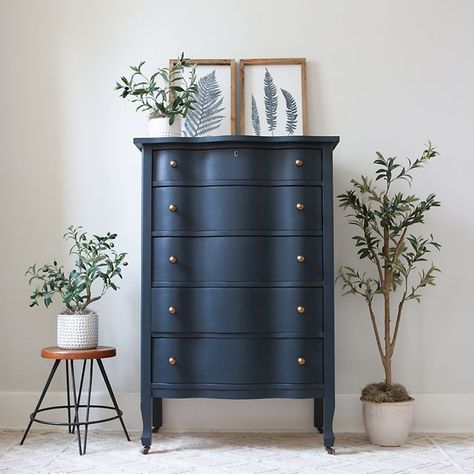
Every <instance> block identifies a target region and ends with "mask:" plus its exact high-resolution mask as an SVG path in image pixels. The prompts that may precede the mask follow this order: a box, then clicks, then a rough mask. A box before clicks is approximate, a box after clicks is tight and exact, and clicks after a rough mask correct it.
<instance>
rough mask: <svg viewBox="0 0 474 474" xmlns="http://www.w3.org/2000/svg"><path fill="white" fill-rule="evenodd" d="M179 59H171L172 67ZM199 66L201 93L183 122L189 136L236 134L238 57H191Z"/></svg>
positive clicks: (199, 89)
mask: <svg viewBox="0 0 474 474" xmlns="http://www.w3.org/2000/svg"><path fill="white" fill-rule="evenodd" d="M175 61H176V60H173V59H171V60H170V67H171V66H172V65H173V63H174V62H175ZM187 63H188V64H189V66H190V67H191V66H192V65H196V78H197V86H198V92H197V95H196V103H195V104H193V110H190V111H189V112H188V114H187V116H186V118H185V119H184V120H183V121H182V129H181V134H182V135H183V136H185V137H203V136H212V135H235V60H234V59H188V60H187Z"/></svg>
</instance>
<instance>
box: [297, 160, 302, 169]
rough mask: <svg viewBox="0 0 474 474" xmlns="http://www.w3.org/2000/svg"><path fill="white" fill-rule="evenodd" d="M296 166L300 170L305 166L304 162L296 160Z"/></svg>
mask: <svg viewBox="0 0 474 474" xmlns="http://www.w3.org/2000/svg"><path fill="white" fill-rule="evenodd" d="M295 165H296V166H298V168H299V167H300V166H303V160H296V161H295Z"/></svg>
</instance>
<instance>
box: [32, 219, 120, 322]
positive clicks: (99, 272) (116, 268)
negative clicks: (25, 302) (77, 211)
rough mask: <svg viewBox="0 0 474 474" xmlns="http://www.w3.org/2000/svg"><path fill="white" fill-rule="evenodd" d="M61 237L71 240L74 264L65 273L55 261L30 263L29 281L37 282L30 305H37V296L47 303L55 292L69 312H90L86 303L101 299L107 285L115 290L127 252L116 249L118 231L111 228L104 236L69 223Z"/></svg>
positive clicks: (71, 253)
mask: <svg viewBox="0 0 474 474" xmlns="http://www.w3.org/2000/svg"><path fill="white" fill-rule="evenodd" d="M63 237H64V239H65V240H69V241H71V242H72V246H71V249H70V251H69V255H73V256H74V257H75V262H74V268H73V269H72V270H71V271H70V272H69V273H68V274H66V273H64V267H62V266H59V265H58V262H56V261H54V262H53V263H52V264H50V263H46V264H44V265H42V266H36V264H35V265H32V266H31V267H29V268H28V270H27V271H26V275H27V276H29V277H30V278H29V282H28V283H29V284H30V285H31V284H32V283H33V282H38V283H39V285H38V286H37V287H36V288H35V289H34V291H33V294H32V295H31V297H30V299H31V303H30V306H31V307H33V306H39V302H40V300H43V302H44V304H45V306H46V307H48V306H49V305H50V304H51V303H52V302H53V296H54V295H55V294H57V295H59V297H60V298H61V299H62V301H63V303H64V304H65V305H66V308H67V310H68V312H70V313H73V314H84V313H89V312H91V311H90V310H89V309H88V308H89V305H90V304H92V303H94V302H95V301H98V300H100V298H102V296H104V294H105V292H106V291H107V290H108V289H109V288H112V289H113V290H118V288H119V287H118V286H117V285H116V284H115V282H114V280H116V278H122V267H124V266H126V265H127V262H125V257H126V255H127V254H126V253H123V252H122V253H117V252H116V251H115V249H114V240H115V239H116V237H117V234H111V233H110V232H107V234H106V235H104V236H99V235H93V236H92V237H90V236H89V235H88V234H87V233H86V232H83V231H82V227H80V226H79V227H75V226H70V227H68V229H67V232H66V233H65V234H64V236H63Z"/></svg>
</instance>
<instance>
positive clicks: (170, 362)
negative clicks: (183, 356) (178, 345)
mask: <svg viewBox="0 0 474 474" xmlns="http://www.w3.org/2000/svg"><path fill="white" fill-rule="evenodd" d="M168 364H169V365H176V359H175V358H174V357H170V358H169V359H168Z"/></svg>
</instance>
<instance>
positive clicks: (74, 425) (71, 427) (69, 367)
mask: <svg viewBox="0 0 474 474" xmlns="http://www.w3.org/2000/svg"><path fill="white" fill-rule="evenodd" d="M88 360H89V364H90V368H89V387H88V388H89V390H88V393H87V404H86V405H81V394H82V388H83V384H84V374H85V370H86V365H87V361H88ZM95 360H96V361H97V365H98V366H99V369H100V372H101V375H102V378H103V379H104V382H105V385H106V387H107V391H108V393H109V396H110V399H111V401H112V404H113V406H105V405H96V404H94V405H92V404H91V393H92V377H93V363H94V359H84V364H83V366H82V373H81V379H80V383H79V387H78V390H76V377H75V374H74V361H73V360H72V359H71V360H67V359H66V389H67V405H59V406H52V407H45V408H41V405H42V403H43V400H44V397H45V396H46V393H47V391H48V389H49V386H50V385H51V381H52V380H53V377H54V374H55V373H56V370H57V368H58V366H59V364H60V362H61V360H60V359H56V360H55V361H54V364H53V367H52V369H51V372H50V373H49V376H48V379H47V380H46V384H45V386H44V388H43V391H42V392H41V396H40V398H39V400H38V403H37V404H36V407H35V409H34V411H33V413H31V415H30V421H29V423H28V426H27V428H26V430H25V433H24V434H23V437H22V439H21V441H20V445H22V444H23V443H24V441H25V439H26V437H27V436H28V433H29V431H30V429H31V425H32V424H33V422H37V423H42V424H45V425H56V426H67V427H68V431H69V433H74V432H75V430H76V429H77V443H78V445H79V454H80V455H82V454H85V453H86V449H87V435H88V431H89V425H92V424H97V423H104V422H106V421H111V420H115V419H117V418H118V419H119V421H120V424H121V425H122V429H123V431H124V433H125V436H126V438H127V440H128V441H130V436H129V435H128V432H127V429H126V428H125V423H124V422H123V419H122V415H123V412H122V410H120V408H119V406H118V404H117V400H116V398H115V395H114V392H113V390H112V386H111V384H110V382H109V379H108V377H107V373H106V372H105V368H104V364H103V363H102V360H101V359H95ZM70 378H71V382H72V392H73V393H72V395H73V397H72V398H73V402H74V404H73V405H71V397H70V388H71V386H70V380H69V379H70ZM64 408H65V409H67V414H68V421H67V423H66V422H58V421H45V420H41V419H38V418H37V415H38V413H40V412H44V411H49V410H58V409H64ZM80 408H85V409H86V416H85V421H80V417H79V409H80ZM91 408H103V409H107V410H113V411H114V412H115V413H116V414H115V415H114V416H111V417H109V418H102V419H99V420H92V421H90V419H89V414H90V409H91ZM71 409H73V410H74V420H73V421H71ZM81 426H83V427H84V443H82V436H81V431H80V427H81Z"/></svg>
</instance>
